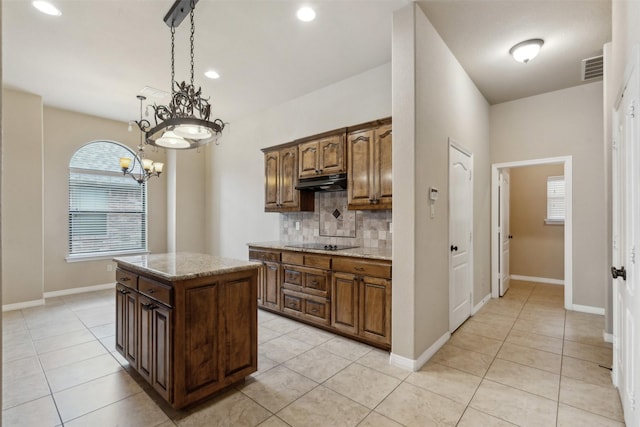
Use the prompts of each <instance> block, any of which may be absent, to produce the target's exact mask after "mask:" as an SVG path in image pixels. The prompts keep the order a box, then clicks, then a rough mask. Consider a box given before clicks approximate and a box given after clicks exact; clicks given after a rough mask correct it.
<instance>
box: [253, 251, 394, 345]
mask: <svg viewBox="0 0 640 427" xmlns="http://www.w3.org/2000/svg"><path fill="white" fill-rule="evenodd" d="M249 259H251V260H254V261H260V262H262V264H263V267H262V272H261V276H260V281H261V283H260V284H259V287H260V289H262V292H263V293H262V298H261V299H260V300H259V305H260V307H261V308H265V309H268V310H269V311H273V312H278V313H281V314H284V315H286V316H288V317H291V318H295V319H298V320H301V321H304V322H307V323H309V324H312V325H316V326H319V327H322V328H325V329H328V330H331V331H334V332H337V333H340V334H342V335H345V336H349V337H352V338H355V339H358V340H360V341H363V342H366V343H368V344H372V345H375V346H377V347H380V348H383V349H385V350H388V349H390V348H391V262H390V261H388V260H378V259H368V258H355V257H344V256H342V257H341V256H329V255H322V254H317V253H312V254H310V253H306V252H297V251H285V250H278V249H267V248H259V247H253V246H250V247H249Z"/></svg>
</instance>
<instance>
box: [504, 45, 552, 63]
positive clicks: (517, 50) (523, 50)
mask: <svg viewBox="0 0 640 427" xmlns="http://www.w3.org/2000/svg"><path fill="white" fill-rule="evenodd" d="M543 44H544V40H542V39H531V40H525V41H523V42H521V43H518V44H517V45H515V46H513V47H512V48H511V49H509V53H510V54H511V56H513V59H515V60H516V61H518V62H522V63H523V64H526V63H527V62H529V61H531V60H532V59H533V58H535V57H536V55H538V52H540V48H541V47H542V45H543Z"/></svg>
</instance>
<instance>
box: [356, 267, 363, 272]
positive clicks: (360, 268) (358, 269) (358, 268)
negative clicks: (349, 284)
mask: <svg viewBox="0 0 640 427" xmlns="http://www.w3.org/2000/svg"><path fill="white" fill-rule="evenodd" d="M354 270H356V271H364V267H355V268H354Z"/></svg>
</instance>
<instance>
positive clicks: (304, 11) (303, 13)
mask: <svg viewBox="0 0 640 427" xmlns="http://www.w3.org/2000/svg"><path fill="white" fill-rule="evenodd" d="M296 16H298V19H299V20H301V21H302V22H311V21H313V20H314V19H316V11H315V10H313V9H311V8H310V7H309V6H303V7H301V8H300V9H298V13H296Z"/></svg>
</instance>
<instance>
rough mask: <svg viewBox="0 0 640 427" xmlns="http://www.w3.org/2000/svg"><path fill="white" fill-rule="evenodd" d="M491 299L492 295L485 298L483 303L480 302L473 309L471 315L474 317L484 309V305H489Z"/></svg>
mask: <svg viewBox="0 0 640 427" xmlns="http://www.w3.org/2000/svg"><path fill="white" fill-rule="evenodd" d="M490 299H491V294H487V295H486V296H485V297H484V298H482V301H480V302H479V303H478V304H476V305H475V306H474V307H473V308H472V309H471V315H472V316H473V315H474V314H476V313H477V312H479V311H480V309H481V308H482V307H484V305H485V304H486V303H488V302H489V300H490Z"/></svg>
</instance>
